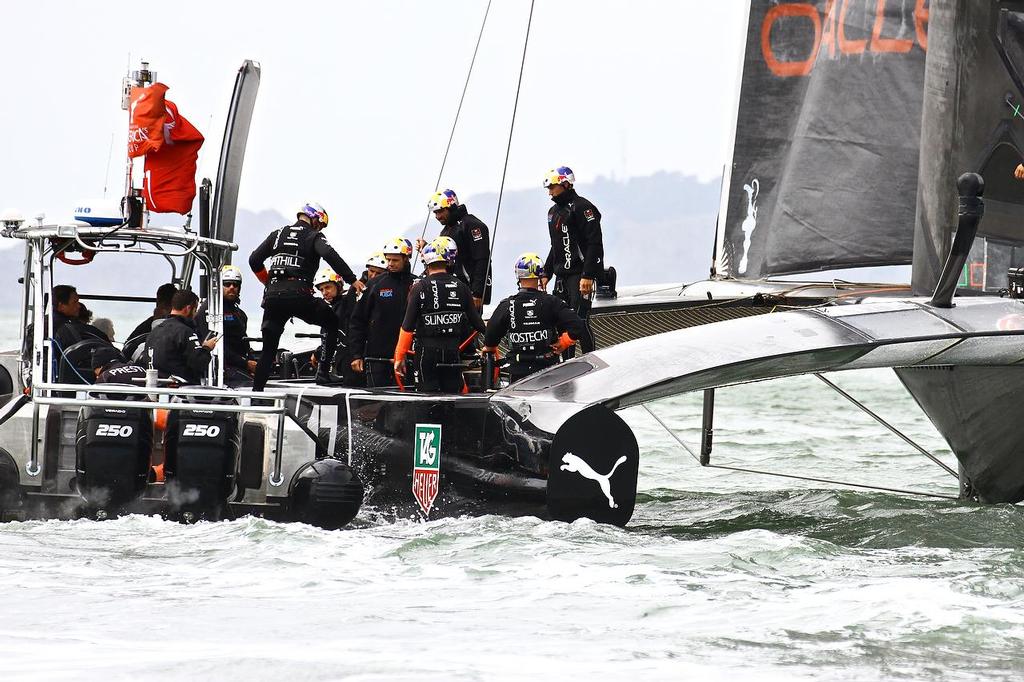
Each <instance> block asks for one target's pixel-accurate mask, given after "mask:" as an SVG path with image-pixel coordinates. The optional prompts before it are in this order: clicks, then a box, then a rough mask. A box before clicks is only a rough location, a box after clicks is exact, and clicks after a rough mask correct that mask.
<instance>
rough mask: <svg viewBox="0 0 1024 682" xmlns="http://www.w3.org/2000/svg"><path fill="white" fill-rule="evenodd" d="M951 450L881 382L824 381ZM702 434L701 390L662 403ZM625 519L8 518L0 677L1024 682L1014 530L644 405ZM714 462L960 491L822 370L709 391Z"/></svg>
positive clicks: (2, 542) (977, 512)
mask: <svg viewBox="0 0 1024 682" xmlns="http://www.w3.org/2000/svg"><path fill="white" fill-rule="evenodd" d="M833 378H834V379H835V380H836V381H838V382H839V383H840V384H841V385H842V386H843V387H844V388H847V389H849V390H851V391H853V392H854V393H856V394H857V395H858V396H859V397H860V398H862V399H863V400H864V401H865V402H866V403H868V404H869V405H870V406H871V407H873V408H874V409H876V410H877V411H879V412H880V413H881V414H882V415H883V416H885V417H886V418H887V419H890V420H891V421H892V422H893V423H895V424H896V425H898V426H899V427H900V428H902V429H904V430H905V431H906V432H907V433H908V435H910V436H911V437H913V438H914V439H916V440H918V442H920V443H921V444H922V445H924V446H925V447H926V448H928V449H930V450H933V451H935V452H938V453H942V456H943V459H944V460H945V461H947V462H948V463H950V464H952V463H953V459H952V457H951V456H950V455H949V453H948V452H947V451H946V450H945V448H944V443H943V442H942V441H941V439H940V438H939V437H938V435H937V434H936V433H935V431H934V429H933V428H932V427H931V426H930V424H929V423H928V422H927V420H926V419H925V418H924V417H923V416H922V415H921V414H920V413H919V411H918V410H917V408H916V406H915V405H914V404H913V401H912V400H911V399H910V398H909V396H907V395H906V393H905V392H904V391H903V389H902V388H901V387H900V385H899V384H898V382H897V381H896V379H895V377H894V376H893V375H892V374H891V373H889V372H887V371H870V372H859V373H849V374H840V375H835V376H834V377H833ZM654 409H655V410H656V411H657V413H658V414H659V415H660V416H662V417H663V418H664V419H666V420H668V421H669V422H670V423H671V424H672V425H673V427H674V428H677V429H678V432H679V433H680V434H681V435H682V436H683V437H684V438H685V439H687V440H688V441H690V442H695V441H696V440H697V433H698V427H699V423H700V404H699V399H696V398H692V397H682V398H678V399H674V400H670V401H664V402H662V403H659V404H658V405H656V406H654ZM624 416H625V417H626V418H627V420H628V421H629V423H630V424H631V426H632V427H633V428H634V430H635V432H636V433H637V436H638V439H639V441H640V443H641V452H642V457H641V480H640V488H641V495H640V498H639V502H638V505H637V510H636V514H635V516H634V518H633V521H632V522H631V524H630V525H629V527H628V528H626V529H618V528H612V527H606V526H600V525H596V524H593V523H589V522H577V523H575V524H571V525H570V524H564V523H557V522H546V521H541V520H539V519H536V518H519V519H507V518H502V517H496V516H482V517H465V518H453V519H443V520H435V521H430V522H426V523H420V522H413V521H401V522H398V523H385V522H383V521H381V519H380V517H379V516H378V515H377V514H375V512H374V510H372V509H367V510H364V512H363V513H362V514H361V516H360V519H359V520H358V522H357V524H355V526H354V527H352V528H349V529H346V530H343V531H337V532H325V531H321V530H319V529H315V528H312V527H309V526H304V525H301V524H276V523H271V522H268V521H263V520H258V519H251V518H246V519H241V520H237V521H232V522H224V523H213V524H211V523H201V524H197V525H193V526H184V525H178V524H175V523H170V522H165V521H162V520H160V519H157V518H150V517H141V516H133V517H128V518H122V519H118V520H115V521H108V522H92V521H74V522H29V523H10V524H6V525H3V526H0V604H2V607H0V614H2V617H0V678H2V679H5V680H8V679H33V680H38V679H65V678H91V679H138V678H143V677H144V678H146V679H175V678H188V679H224V678H232V679H280V678H282V677H287V678H289V679H356V680H395V679H397V680H492V679H494V680H519V679H531V678H545V679H561V678H565V677H568V676H570V675H572V676H576V677H579V678H581V679H588V678H594V679H626V678H631V677H632V678H636V679H644V680H647V679H702V680H703V679H711V680H719V679H729V680H735V679H758V680H776V679H777V680H791V679H840V680H864V679H912V680H936V679H938V680H969V679H979V678H984V679H1007V680H1008V679H1016V678H1018V677H1019V674H1020V672H1021V671H1024V653H1022V648H1024V609H1022V606H1024V552H1022V550H1021V537H1022V536H1024V516H1022V514H1021V510H1020V509H1019V508H1017V507H1014V506H977V505H971V504H965V503H957V502H952V501H946V500H935V499H927V498H915V497H910V496H906V495H896V494H890V493H879V492H872V491H851V490H848V489H836V488H829V487H828V486H823V485H822V484H816V483H809V482H800V481H792V480H786V479H774V478H766V477H763V476H752V475H747V474H740V473H734V472H725V471H720V470H709V469H701V468H699V467H698V466H697V465H696V463H695V462H694V461H693V460H692V459H691V458H690V457H689V455H687V454H686V453H685V452H683V451H681V450H680V448H679V447H678V446H677V445H676V444H675V443H674V442H673V441H672V440H671V439H670V438H669V437H668V436H667V435H666V434H665V432H664V431H663V430H662V429H661V427H659V426H658V425H657V423H656V422H655V421H654V420H653V419H652V418H651V417H650V416H649V415H647V414H645V413H644V412H642V411H640V410H630V411H627V412H626V413H624ZM716 420H717V421H716V443H715V451H714V453H713V460H714V461H716V462H719V463H730V464H738V465H743V466H756V467H758V468H762V469H770V470H773V471H784V472H792V473H802V474H811V475H817V476H822V477H825V478H838V479H843V480H850V481H857V482H863V483H874V484H881V485H886V486H894V487H906V488H915V489H919V490H926V491H933V492H941V493H946V494H955V493H956V481H955V480H954V479H953V478H952V477H950V476H949V475H948V474H946V473H945V472H943V471H942V470H941V469H939V468H938V467H937V466H935V465H934V464H932V463H931V462H929V461H927V460H926V459H925V458H924V457H922V456H921V455H919V454H917V453H915V452H913V451H912V450H911V449H910V448H908V447H907V446H906V445H904V444H903V443H902V442H900V441H899V440H898V439H897V438H895V437H894V436H892V435H891V434H889V433H887V432H886V431H884V430H883V429H882V428H881V427H880V426H878V425H877V424H875V423H874V422H873V421H871V420H870V419H869V418H868V417H866V416H865V415H863V414H862V413H860V412H859V411H857V410H856V409H855V408H854V407H853V406H852V405H850V404H849V403H847V402H846V401H844V400H843V399H842V398H841V397H840V396H838V395H836V394H834V393H832V392H831V391H830V390H829V389H827V388H826V387H825V386H824V385H823V384H821V383H820V382H818V381H817V380H815V379H813V378H797V379H791V380H785V381H778V382H772V383H767V384H759V385H753V386H746V387H737V388H733V389H728V390H725V391H720V392H719V395H718V400H717V414H716Z"/></svg>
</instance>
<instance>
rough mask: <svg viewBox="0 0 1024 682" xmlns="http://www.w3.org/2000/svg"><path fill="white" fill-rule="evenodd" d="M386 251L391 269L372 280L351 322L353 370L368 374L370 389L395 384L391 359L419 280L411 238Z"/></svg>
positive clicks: (398, 240)
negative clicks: (410, 292)
mask: <svg viewBox="0 0 1024 682" xmlns="http://www.w3.org/2000/svg"><path fill="white" fill-rule="evenodd" d="M382 251H383V254H384V259H385V261H386V262H387V268H388V269H387V271H386V272H385V273H384V274H382V275H378V276H377V277H375V278H374V279H372V280H370V286H369V288H368V289H367V290H366V291H365V292H364V293H363V295H362V297H361V298H360V299H359V300H358V301H357V302H356V305H355V309H354V310H353V311H352V318H351V320H349V340H350V342H351V346H352V369H353V370H355V371H356V372H360V373H365V374H366V385H367V386H368V387H370V388H384V387H387V386H394V385H395V373H394V371H393V370H392V369H391V358H393V357H394V354H395V345H396V344H397V343H398V332H399V330H400V329H401V327H402V319H403V318H404V317H405V310H406V307H407V306H406V304H407V302H408V300H409V289H410V288H411V287H412V284H413V281H414V280H415V279H416V278H415V277H414V276H413V274H412V268H411V267H410V259H411V257H412V244H411V243H410V242H409V240H408V239H403V238H402V237H396V238H394V239H392V240H391V241H390V242H388V243H387V244H385V246H384V249H383V250H382Z"/></svg>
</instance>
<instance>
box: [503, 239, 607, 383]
mask: <svg viewBox="0 0 1024 682" xmlns="http://www.w3.org/2000/svg"><path fill="white" fill-rule="evenodd" d="M514 270H515V276H516V279H517V280H518V281H519V293H517V294H515V295H514V296H509V297H508V298H506V299H504V300H503V301H501V302H500V303H499V304H498V305H497V307H495V309H494V314H493V315H491V319H490V320H488V321H487V333H486V334H484V351H487V352H492V353H493V352H494V351H495V350H496V349H497V347H498V344H499V343H501V340H502V339H503V338H506V337H507V338H508V347H509V351H508V355H507V358H508V360H509V378H510V379H511V380H512V381H519V380H520V379H523V378H525V377H527V376H529V375H530V374H533V373H534V372H537V371H539V370H541V369H544V368H546V367H550V366H551V365H554V364H557V363H558V354H559V353H562V352H564V351H565V350H566V349H567V348H569V347H570V346H571V345H573V344H574V343H576V341H578V340H580V339H581V338H583V336H584V335H585V334H586V333H587V329H586V325H585V324H584V322H583V319H582V318H581V317H580V316H579V315H577V314H576V312H575V311H574V310H573V309H572V308H570V307H569V306H568V305H567V304H566V302H565V301H563V300H562V299H560V298H557V297H555V296H552V295H551V294H548V293H546V292H544V291H542V290H541V288H540V278H541V277H542V276H543V274H544V273H543V268H542V262H541V259H540V256H538V255H537V254H535V253H524V254H523V255H521V256H520V257H519V259H518V260H517V261H516V264H515V268H514Z"/></svg>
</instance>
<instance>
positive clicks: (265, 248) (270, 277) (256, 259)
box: [249, 203, 365, 391]
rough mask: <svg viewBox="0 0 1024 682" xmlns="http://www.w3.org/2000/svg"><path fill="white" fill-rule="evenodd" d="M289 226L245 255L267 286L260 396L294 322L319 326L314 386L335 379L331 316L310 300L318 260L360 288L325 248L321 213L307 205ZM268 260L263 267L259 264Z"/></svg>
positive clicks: (255, 384) (327, 246)
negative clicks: (286, 329)
mask: <svg viewBox="0 0 1024 682" xmlns="http://www.w3.org/2000/svg"><path fill="white" fill-rule="evenodd" d="M297 217H298V220H297V221H296V222H295V224H294V225H287V226H285V227H282V228H281V229H279V230H276V231H274V232H271V233H270V235H269V236H268V237H267V238H266V239H265V240H263V243H262V244H260V245H259V246H257V247H256V250H255V251H253V252H252V255H251V256H249V267H251V268H252V271H253V272H254V273H256V277H258V278H259V280H260V281H261V282H263V283H264V284H266V285H267V288H266V291H264V293H263V324H262V325H261V331H262V334H263V350H262V352H261V353H260V359H259V362H258V363H257V364H256V373H255V377H254V378H253V390H256V391H262V390H263V387H264V386H265V385H266V383H267V379H268V378H269V377H270V370H271V369H272V368H273V366H274V361H275V359H276V356H277V347H278V344H279V343H280V342H281V334H282V333H283V332H284V325H285V323H286V322H287V321H288V319H289V318H292V317H297V318H299V319H300V320H303V321H304V322H307V323H309V324H315V325H318V326H319V327H320V333H321V334H322V335H323V337H324V338H323V343H322V345H321V349H322V350H321V356H320V361H319V363H318V366H317V373H316V379H315V381H316V382H317V383H320V384H327V383H334V382H335V381H337V380H338V377H335V376H334V375H332V374H331V372H330V367H331V363H332V362H333V361H334V351H335V348H336V346H337V343H338V323H337V318H335V316H334V311H333V310H331V307H330V306H329V305H327V303H325V302H324V300H323V299H320V298H315V297H314V296H313V276H314V275H315V274H316V271H317V269H318V268H319V267H320V259H321V258H323V259H324V260H325V261H327V264H328V265H330V266H331V267H332V268H334V271H335V272H337V273H338V274H340V275H341V277H342V279H344V280H345V281H346V282H348V283H349V284H351V285H352V286H353V287H355V288H356V289H357V290H362V289H363V287H364V286H365V285H364V284H363V283H362V282H360V281H358V280H357V279H356V276H355V275H354V274H353V273H352V270H351V269H350V268H349V267H348V265H347V264H346V263H345V261H344V260H342V258H341V256H339V255H338V252H337V251H335V250H334V249H333V248H331V245H330V244H328V243H327V239H326V238H325V237H324V235H323V233H322V232H321V230H323V229H324V228H325V227H327V220H328V217H327V211H325V210H324V209H323V207H322V206H320V205H319V204H315V203H309V204H306V205H305V206H303V207H302V209H301V210H300V211H299V212H298V213H297ZM268 258H269V259H270V266H269V268H267V267H265V266H264V261H266V260H267V259H268Z"/></svg>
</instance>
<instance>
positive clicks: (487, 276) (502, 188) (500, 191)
mask: <svg viewBox="0 0 1024 682" xmlns="http://www.w3.org/2000/svg"><path fill="white" fill-rule="evenodd" d="M535 1H536V0H530V16H529V17H528V18H527V20H526V36H525V37H524V39H523V57H522V59H521V60H520V62H519V81H518V82H517V83H516V99H515V103H514V104H513V105H512V122H511V123H510V124H509V127H508V144H507V145H506V147H505V165H504V166H503V167H502V169H501V185H500V186H499V187H498V206H497V208H496V209H495V210H494V231H493V232H492V233H491V245H490V248H489V249H488V253H487V255H488V258H487V271H486V272H485V274H484V293H485V294H486V293H487V288H486V287H487V282H488V280H490V278H491V261H492V260H493V256H494V244H495V243H496V242H497V239H498V216H500V215H501V198H502V196H504V194H505V176H506V175H507V174H508V157H509V155H510V154H511V153H512V133H513V132H515V129H516V112H517V111H518V110H519V92H520V90H522V87H523V69H524V68H525V67H526V48H527V47H528V46H529V44H530V26H531V25H532V24H533V6H534V3H535Z"/></svg>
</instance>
